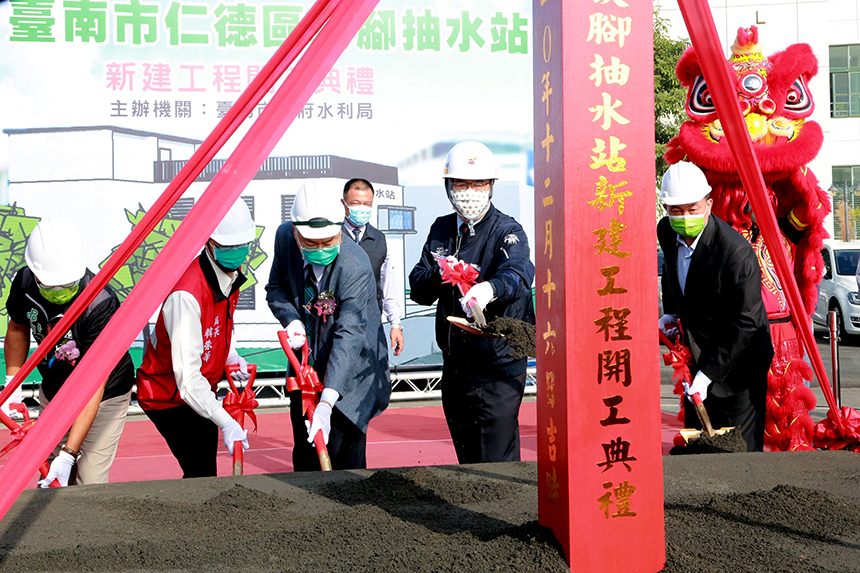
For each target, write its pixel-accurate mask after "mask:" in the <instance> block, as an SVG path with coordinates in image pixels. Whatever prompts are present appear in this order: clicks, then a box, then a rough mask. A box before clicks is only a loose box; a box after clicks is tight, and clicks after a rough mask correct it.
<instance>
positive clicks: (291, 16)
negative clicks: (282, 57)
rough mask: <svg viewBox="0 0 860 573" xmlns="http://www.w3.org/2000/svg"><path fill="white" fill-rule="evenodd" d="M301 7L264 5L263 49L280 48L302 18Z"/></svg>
mask: <svg viewBox="0 0 860 573" xmlns="http://www.w3.org/2000/svg"><path fill="white" fill-rule="evenodd" d="M303 11H304V9H303V8H302V7H301V6H283V5H281V4H263V47H264V48H274V47H277V46H280V45H281V44H282V43H283V42H284V40H286V39H287V36H289V35H290V34H291V33H292V31H293V29H294V28H295V27H296V24H298V23H299V20H300V19H301V17H302V12H303Z"/></svg>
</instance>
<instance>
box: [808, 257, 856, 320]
mask: <svg viewBox="0 0 860 573" xmlns="http://www.w3.org/2000/svg"><path fill="white" fill-rule="evenodd" d="M821 255H822V256H823V257H824V278H822V279H821V286H820V289H819V292H818V303H817V305H816V308H815V313H814V314H813V315H812V322H813V323H815V324H818V325H820V326H827V325H828V314H829V313H830V311H835V312H836V325H837V328H838V332H839V336H840V337H843V336H845V335H846V334H847V335H854V336H856V335H860V293H858V290H860V289H858V286H857V277H856V273H857V262H858V260H860V241H855V242H849V243H843V242H841V241H826V242H825V244H824V249H822V251H821Z"/></svg>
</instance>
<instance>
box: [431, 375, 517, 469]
mask: <svg viewBox="0 0 860 573" xmlns="http://www.w3.org/2000/svg"><path fill="white" fill-rule="evenodd" d="M525 388H526V372H525V360H523V361H522V363H520V361H517V362H515V363H513V364H512V365H510V366H509V367H508V368H502V369H499V368H493V369H492V376H490V377H488V376H484V375H482V374H481V373H480V372H477V371H476V370H475V369H473V368H469V367H467V366H466V365H459V366H454V365H451V364H445V365H444V366H443V367H442V408H443V410H444V411H445V421H446V422H448V430H449V431H450V432H451V439H452V440H453V441H454V450H455V451H456V452H457V460H458V461H459V462H460V463H461V464H474V463H481V462H518V461H520V423H519V414H520V404H521V403H522V401H523V392H524V391H525Z"/></svg>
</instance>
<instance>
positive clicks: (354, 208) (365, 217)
mask: <svg viewBox="0 0 860 573" xmlns="http://www.w3.org/2000/svg"><path fill="white" fill-rule="evenodd" d="M372 212H373V207H365V206H364V205H350V206H349V217H348V218H349V222H350V223H352V224H353V225H355V226H356V227H361V226H363V225H366V224H367V222H368V221H370V214H371V213H372Z"/></svg>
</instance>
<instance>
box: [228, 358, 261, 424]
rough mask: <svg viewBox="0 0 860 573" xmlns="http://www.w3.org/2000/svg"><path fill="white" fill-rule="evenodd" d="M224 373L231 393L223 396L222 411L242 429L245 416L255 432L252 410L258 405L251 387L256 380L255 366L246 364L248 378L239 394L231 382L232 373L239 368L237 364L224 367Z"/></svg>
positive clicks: (254, 419)
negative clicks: (249, 420) (252, 423)
mask: <svg viewBox="0 0 860 573" xmlns="http://www.w3.org/2000/svg"><path fill="white" fill-rule="evenodd" d="M225 371H226V372H227V382H229V383H230V389H231V390H232V392H228V393H227V395H226V396H224V402H222V405H223V406H224V410H226V411H227V413H228V414H230V416H232V418H233V419H234V420H236V421H237V422H239V425H241V426H242V427H244V423H243V420H244V415H245V414H247V415H248V418H250V419H251V421H252V422H254V431H255V432H256V431H257V414H255V413H254V408H256V407H257V406H259V405H260V403H259V402H257V394H256V393H255V392H254V390H253V389H252V388H251V386H253V382H254V380H255V379H256V378H257V365H256V364H248V376H249V377H248V381H247V383H246V384H245V388H244V389H243V390H242V391H241V392H239V391H238V390H236V384H235V383H234V382H233V376H232V374H233V373H234V372H238V371H239V366H238V365H237V364H230V365H228V366H226V367H225Z"/></svg>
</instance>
